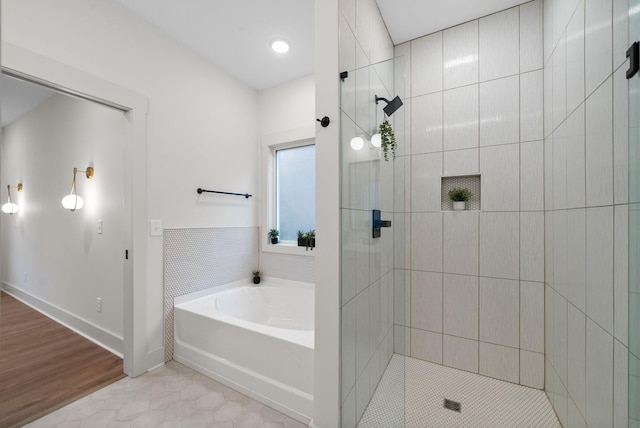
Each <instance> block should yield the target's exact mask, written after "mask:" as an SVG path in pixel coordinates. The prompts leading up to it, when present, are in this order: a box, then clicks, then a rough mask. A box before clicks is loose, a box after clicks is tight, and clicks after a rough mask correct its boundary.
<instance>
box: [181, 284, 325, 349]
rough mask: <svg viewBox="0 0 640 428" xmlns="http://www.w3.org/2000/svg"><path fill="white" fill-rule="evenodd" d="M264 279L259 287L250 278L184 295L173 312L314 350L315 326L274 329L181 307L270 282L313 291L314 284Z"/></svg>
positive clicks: (226, 315)
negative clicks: (185, 312) (192, 314)
mask: <svg viewBox="0 0 640 428" xmlns="http://www.w3.org/2000/svg"><path fill="white" fill-rule="evenodd" d="M264 279H265V281H264V284H263V283H261V284H259V285H255V284H253V281H252V278H246V279H243V280H240V281H235V282H231V283H228V284H224V285H220V286H216V287H210V288H206V289H204V290H199V291H196V292H193V293H189V294H185V295H183V296H178V297H175V298H174V311H175V310H184V311H187V312H191V313H194V314H197V315H198V316H201V317H205V318H211V319H214V320H216V321H220V322H223V323H227V324H232V325H235V326H238V327H240V328H243V329H247V330H252V331H255V332H258V333H260V334H264V335H267V336H271V337H274V338H276V339H278V340H283V341H286V342H292V343H295V344H296V345H300V346H304V347H306V348H309V349H312V350H313V349H315V325H314V328H313V329H312V330H295V329H287V328H282V327H274V326H269V325H264V324H259V323H254V322H251V321H247V320H244V319H241V318H236V317H233V316H231V315H228V314H225V313H223V312H216V313H215V314H212V315H209V314H205V313H202V312H199V311H191V310H188V309H185V308H184V307H183V305H184V304H186V303H189V302H192V301H195V300H199V299H203V298H206V297H209V296H212V295H215V294H218V293H221V292H224V291H226V290H230V289H233V288H237V287H251V288H254V287H255V288H259V287H262V286H269V283H270V282H273V283H275V284H280V285H284V286H288V287H304V288H306V289H308V290H309V289H310V290H311V291H314V290H315V284H312V283H308V282H300V281H291V280H285V279H280V278H271V277H264ZM314 299H315V295H314ZM174 323H175V318H174ZM174 331H175V327H174Z"/></svg>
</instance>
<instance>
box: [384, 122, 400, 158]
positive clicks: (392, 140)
mask: <svg viewBox="0 0 640 428" xmlns="http://www.w3.org/2000/svg"><path fill="white" fill-rule="evenodd" d="M380 139H381V144H380V147H382V152H383V153H384V160H386V161H387V162H388V161H389V152H391V156H392V159H394V160H395V158H396V148H397V147H398V145H397V143H396V135H395V134H394V133H393V128H392V127H391V124H390V123H389V121H388V120H387V119H385V120H384V122H382V123H381V124H380Z"/></svg>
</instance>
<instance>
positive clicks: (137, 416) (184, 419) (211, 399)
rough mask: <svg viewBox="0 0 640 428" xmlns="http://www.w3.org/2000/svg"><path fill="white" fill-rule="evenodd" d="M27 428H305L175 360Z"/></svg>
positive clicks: (114, 385)
mask: <svg viewBox="0 0 640 428" xmlns="http://www.w3.org/2000/svg"><path fill="white" fill-rule="evenodd" d="M26 426H27V427H29V428H45V427H46V428H50V427H57V428H63V427H65V428H66V427H88V428H94V427H95V428H97V427H108V428H116V427H117V428H135V427H160V428H199V427H203V428H204V427H210V428H302V427H306V425H304V424H302V423H300V422H298V421H296V420H294V419H291V418H289V417H288V416H285V415H283V414H282V413H280V412H277V411H275V410H273V409H271V408H270V407H267V406H265V405H263V404H261V403H259V402H257V401H255V400H253V399H251V398H249V397H247V396H245V395H243V394H240V393H239V392H237V391H234V390H233V389H230V388H227V387H226V386H224V385H222V384H221V383H219V382H216V381H214V380H212V379H210V378H208V377H206V376H204V375H201V374H200V373H197V372H196V371H194V370H192V369H190V368H188V367H186V366H184V365H182V364H180V363H177V362H175V361H169V362H168V363H166V364H165V365H164V366H162V367H160V368H157V369H155V370H153V371H151V372H149V373H145V374H143V375H142V376H139V377H137V378H135V379H132V378H125V379H122V380H120V381H118V382H116V383H113V384H111V385H109V386H107V387H106V388H103V389H101V390H99V391H96V392H94V393H93V394H91V395H88V396H86V397H84V398H82V399H80V400H78V401H76V402H74V403H71V404H69V405H68V406H66V407H63V408H61V409H59V410H57V411H55V412H53V413H50V414H49V415H47V416H44V417H43V418H40V419H38V420H36V421H34V422H32V423H30V424H28V425H26Z"/></svg>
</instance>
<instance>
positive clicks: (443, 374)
mask: <svg viewBox="0 0 640 428" xmlns="http://www.w3.org/2000/svg"><path fill="white" fill-rule="evenodd" d="M445 398H447V399H450V400H454V401H456V402H460V403H461V411H460V412H459V413H458V412H456V411H453V410H449V409H445V408H444V406H443V404H444V399H445ZM358 427H360V428H374V427H375V428H379V427H385V428H394V427H397V428H401V427H411V428H427V427H434V428H446V427H451V428H453V427H461V428H462V427H464V428H469V427H477V428H485V427H486V428H489V427H491V428H497V427H505V428H507V427H508V428H513V427H536V428H547V427H548V428H561V425H560V423H559V422H558V419H557V417H556V415H555V413H554V411H553V409H552V407H551V403H550V402H549V400H548V399H547V397H546V395H545V393H544V392H543V391H539V390H537V389H532V388H527V387H524V386H521V385H516V384H513V383H509V382H503V381H500V380H496V379H491V378H488V377H484V376H480V375H477V374H474V373H468V372H465V371H462V370H456V369H452V368H449V367H444V366H440V365H438V364H432V363H428V362H426V361H422V360H417V359H415V358H409V357H403V356H401V355H394V356H393V358H392V359H391V362H390V363H389V366H388V367H387V370H386V371H385V373H384V375H383V377H382V380H381V381H380V384H379V385H378V388H377V389H376V392H375V394H374V395H373V398H372V399H371V402H370V403H369V406H368V407H367V410H366V411H365V413H364V415H363V416H362V419H361V421H360V424H359V425H358Z"/></svg>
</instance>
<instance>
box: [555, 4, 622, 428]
mask: <svg viewBox="0 0 640 428" xmlns="http://www.w3.org/2000/svg"><path fill="white" fill-rule="evenodd" d="M627 7H628V2H627V1H625V0H545V1H544V60H545V62H544V88H545V89H544V90H545V96H544V101H545V108H544V113H545V118H544V132H545V140H544V147H545V150H544V153H545V226H546V232H545V255H546V260H545V285H546V290H545V300H546V301H545V323H546V324H545V339H546V344H545V358H546V364H545V368H546V374H545V384H546V392H547V395H548V396H549V398H550V400H551V403H552V404H553V407H554V409H555V411H556V413H557V415H558V417H559V419H560V422H561V423H562V425H563V426H589V427H611V426H616V427H626V426H627V417H628V416H627V415H628V405H627V397H628V395H627V376H628V358H627V357H628V319H627V318H628V311H627V307H628V279H627V278H628V268H627V261H628V235H629V233H628V203H629V197H628V174H627V171H628V165H627V162H628V146H629V143H628V132H629V131H628V121H627V117H628V101H627V97H628V85H627V80H626V78H625V70H626V69H627V68H628V64H627V62H626V60H625V51H626V48H627V47H628V43H627V19H628V18H627Z"/></svg>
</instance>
